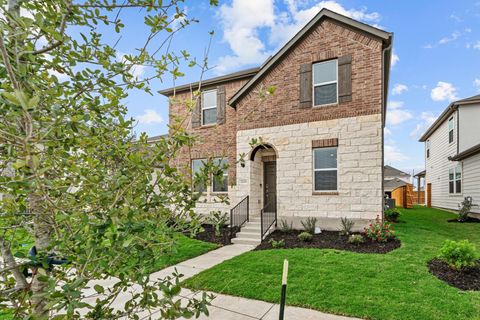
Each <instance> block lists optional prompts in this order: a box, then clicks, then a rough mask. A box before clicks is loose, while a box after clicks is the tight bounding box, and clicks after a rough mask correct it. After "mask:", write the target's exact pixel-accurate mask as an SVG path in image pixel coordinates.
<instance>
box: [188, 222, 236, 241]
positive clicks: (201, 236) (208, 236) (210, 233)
mask: <svg viewBox="0 0 480 320" xmlns="http://www.w3.org/2000/svg"><path fill="white" fill-rule="evenodd" d="M202 227H203V229H205V231H203V232H199V233H197V235H196V237H195V239H197V240H201V241H206V242H212V243H217V244H221V245H227V244H232V241H231V240H232V238H233V237H235V234H236V233H237V232H238V231H240V230H239V228H238V227H235V228H234V230H232V232H230V228H229V227H224V228H223V229H222V230H221V235H220V236H217V235H215V227H214V226H212V225H211V224H202Z"/></svg>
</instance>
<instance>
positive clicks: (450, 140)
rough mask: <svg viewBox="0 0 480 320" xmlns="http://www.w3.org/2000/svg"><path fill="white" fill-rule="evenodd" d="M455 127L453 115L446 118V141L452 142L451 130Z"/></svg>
mask: <svg viewBox="0 0 480 320" xmlns="http://www.w3.org/2000/svg"><path fill="white" fill-rule="evenodd" d="M454 129H455V122H454V121H453V117H451V118H450V119H449V120H448V143H452V142H453V131H454Z"/></svg>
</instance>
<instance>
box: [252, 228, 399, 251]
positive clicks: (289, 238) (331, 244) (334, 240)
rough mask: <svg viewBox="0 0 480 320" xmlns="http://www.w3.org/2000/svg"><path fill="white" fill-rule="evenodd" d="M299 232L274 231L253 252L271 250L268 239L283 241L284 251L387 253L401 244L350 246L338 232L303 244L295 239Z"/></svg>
mask: <svg viewBox="0 0 480 320" xmlns="http://www.w3.org/2000/svg"><path fill="white" fill-rule="evenodd" d="M301 232H302V231H299V230H295V231H292V232H289V233H285V232H282V231H280V230H275V231H274V232H272V233H271V234H270V235H268V236H267V237H266V238H265V240H264V241H263V242H262V243H261V244H260V245H258V246H257V247H256V248H255V250H268V249H272V245H271V244H270V243H268V242H269V241H270V239H274V240H275V241H279V240H282V239H283V240H284V241H285V249H291V248H320V249H338V250H347V251H353V252H359V253H387V252H390V251H392V250H395V249H397V248H400V246H401V242H400V240H398V239H393V240H390V241H388V242H382V243H380V242H374V241H371V240H368V239H365V242H364V243H360V244H351V243H348V242H347V239H348V237H347V236H342V235H340V232H338V231H322V233H320V234H314V235H313V239H312V241H310V242H304V241H301V240H300V239H298V237H297V236H298V235H299V234H300V233H301Z"/></svg>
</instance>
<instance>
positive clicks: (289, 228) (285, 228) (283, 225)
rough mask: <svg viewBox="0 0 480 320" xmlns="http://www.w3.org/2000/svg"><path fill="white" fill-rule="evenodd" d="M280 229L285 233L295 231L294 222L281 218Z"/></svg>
mask: <svg viewBox="0 0 480 320" xmlns="http://www.w3.org/2000/svg"><path fill="white" fill-rule="evenodd" d="M280 230H281V231H282V232H285V233H290V232H292V231H293V223H292V222H290V224H288V222H287V220H284V219H282V220H280Z"/></svg>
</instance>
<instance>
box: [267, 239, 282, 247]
mask: <svg viewBox="0 0 480 320" xmlns="http://www.w3.org/2000/svg"><path fill="white" fill-rule="evenodd" d="M268 243H270V244H271V245H272V248H274V249H278V248H284V247H285V240H283V239H282V240H278V241H276V240H275V239H270V240H269V241H268Z"/></svg>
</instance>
